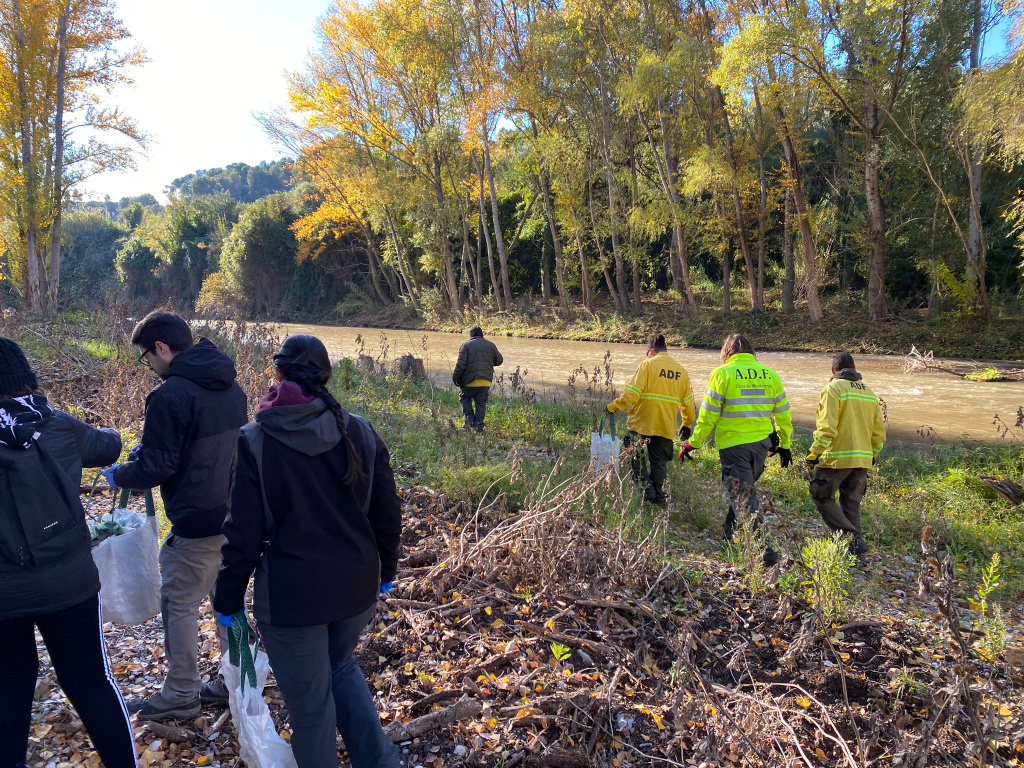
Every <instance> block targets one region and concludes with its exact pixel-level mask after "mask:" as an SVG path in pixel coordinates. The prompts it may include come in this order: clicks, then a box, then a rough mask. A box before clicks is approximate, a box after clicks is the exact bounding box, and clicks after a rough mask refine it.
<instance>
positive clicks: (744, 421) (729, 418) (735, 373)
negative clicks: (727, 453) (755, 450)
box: [690, 352, 793, 450]
mask: <svg viewBox="0 0 1024 768" xmlns="http://www.w3.org/2000/svg"><path fill="white" fill-rule="evenodd" d="M773 419H774V423H773V421H772V420H773ZM711 430H714V431H715V447H716V448H718V449H719V450H722V449H723V448H732V447H733V446H734V445H745V444H747V443H757V442H760V441H761V440H764V439H765V438H766V437H768V435H770V434H771V433H772V432H773V431H777V432H778V433H779V447H780V448H789V447H790V445H791V444H792V439H793V418H792V414H791V413H790V411H789V400H788V399H787V398H786V390H785V389H783V387H782V379H780V378H779V374H777V373H776V372H775V371H773V370H772V369H771V368H769V367H768V366H767V365H762V364H761V363H759V362H757V360H756V359H755V358H754V356H753V355H750V354H747V353H745V352H744V353H740V354H738V355H733V356H732V357H730V358H729V360H728V361H727V362H726V364H725V365H722V366H719V367H718V368H715V370H713V371H712V372H711V378H710V379H709V380H708V388H707V391H706V392H705V393H704V402H703V403H701V406H700V416H699V417H698V418H697V426H696V427H694V430H693V435H692V436H691V437H690V445H692V446H693V447H694V448H699V447H700V446H701V445H703V444H704V443H705V442H706V441H707V439H708V438H709V437H710V436H711Z"/></svg>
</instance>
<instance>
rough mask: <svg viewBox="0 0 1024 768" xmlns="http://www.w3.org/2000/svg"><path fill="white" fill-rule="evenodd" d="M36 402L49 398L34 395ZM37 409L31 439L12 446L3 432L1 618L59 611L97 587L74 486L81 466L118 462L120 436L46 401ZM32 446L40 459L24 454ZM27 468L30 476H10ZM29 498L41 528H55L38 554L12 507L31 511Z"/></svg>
mask: <svg viewBox="0 0 1024 768" xmlns="http://www.w3.org/2000/svg"><path fill="white" fill-rule="evenodd" d="M33 401H34V402H36V403H39V402H40V401H41V402H42V403H43V404H45V402H46V400H45V398H43V397H42V396H38V395H36V396H33ZM8 402H9V401H4V400H0V408H3V409H4V410H5V411H7V412H10V410H11V409H10V408H5V407H4V406H5V404H6V403H8ZM39 411H40V415H41V417H40V418H39V419H38V420H36V421H35V423H34V424H33V426H34V430H35V432H36V433H37V435H38V436H37V437H34V442H35V445H30V446H28V447H25V446H24V445H13V444H9V443H8V442H5V441H4V440H3V439H2V437H0V598H2V599H0V621H4V620H8V619H17V618H23V617H26V616H44V615H46V614H48V613H54V612H56V611H62V610H64V609H65V608H70V607H71V606H74V605H78V604H79V603H81V602H84V601H85V600H88V599H89V598H90V597H92V596H93V595H95V594H96V593H97V592H99V589H100V581H99V574H98V572H97V571H96V565H95V564H94V563H93V559H92V553H91V540H90V536H89V528H88V526H87V525H86V523H85V513H84V511H83V509H82V504H81V501H80V500H79V497H78V487H79V486H80V485H81V482H82V468H83V467H105V466H107V465H108V464H110V463H111V462H113V461H116V460H117V456H118V454H120V453H121V437H120V436H119V435H118V434H117V432H114V431H113V430H110V429H102V430H101V429H95V428H94V427H90V426H88V425H86V424H83V423H82V422H80V421H79V420H78V419H75V418H74V417H72V416H69V415H68V414H66V413H63V412H61V411H54V410H50V409H49V407H48V406H47V407H45V408H39ZM36 451H38V452H40V453H38V454H37V457H29V456H28V453H29V452H36ZM25 458H29V459H31V458H36V460H29V461H24V460H23V459H25ZM30 468H32V469H34V474H33V475H32V476H29V477H25V476H17V477H16V476H15V474H16V473H17V474H19V475H21V473H23V472H25V471H27V470H28V469H30ZM58 473H62V474H63V476H61V475H60V474H58ZM27 489H35V493H30V491H29V490H27ZM16 492H17V493H18V495H19V498H18V499H15V493H16ZM27 494H30V495H31V498H29V499H26V498H25V496H26V495H27ZM61 498H63V500H64V501H63V502H59V500H60V499H61ZM26 501H28V502H29V503H31V502H32V501H38V503H39V504H40V505H41V506H40V508H39V515H40V520H41V521H42V522H41V525H42V527H43V529H45V530H48V531H50V532H56V533H55V534H54V535H53V536H52V537H51V538H49V539H48V540H47V541H46V542H45V543H42V544H40V545H39V546H38V547H37V548H36V553H37V554H36V555H32V554H30V553H31V550H32V549H33V547H32V546H31V545H30V544H29V542H28V541H27V538H26V531H25V525H24V524H23V522H22V520H21V519H20V517H19V515H18V513H17V510H18V508H19V507H20V508H21V511H22V512H23V513H25V512H27V513H29V514H31V513H32V512H31V507H30V506H23V505H25V502H26ZM54 502H58V503H54ZM43 506H45V507H46V508H45V509H43V508H42V507H43ZM50 517H57V518H58V519H56V520H50ZM51 526H52V527H51Z"/></svg>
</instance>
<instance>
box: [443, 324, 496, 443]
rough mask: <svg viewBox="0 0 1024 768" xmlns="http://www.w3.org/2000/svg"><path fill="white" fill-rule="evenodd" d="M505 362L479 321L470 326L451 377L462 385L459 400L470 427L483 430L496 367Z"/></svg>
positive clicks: (466, 425)
mask: <svg viewBox="0 0 1024 768" xmlns="http://www.w3.org/2000/svg"><path fill="white" fill-rule="evenodd" d="M503 362H505V360H504V358H502V356H501V352H499V351H498V348H497V347H496V346H495V345H494V342H492V341H488V340H487V339H485V338H484V332H483V330H482V329H481V328H480V326H479V325H474V326H473V327H472V328H470V329H469V341H467V342H466V343H465V344H463V345H462V346H461V347H459V359H458V360H457V361H456V363H455V370H454V371H453V372H452V381H453V382H454V383H455V386H456V387H458V388H459V390H460V391H461V394H460V395H459V402H460V403H461V404H462V413H463V415H464V416H465V417H466V424H465V427H466V429H467V430H470V429H475V430H476V431H477V432H478V433H479V432H483V431H484V415H485V414H486V413H487V398H488V397H489V396H490V394H491V383H492V382H493V381H494V368H495V366H498V365H501V364H502V363H503Z"/></svg>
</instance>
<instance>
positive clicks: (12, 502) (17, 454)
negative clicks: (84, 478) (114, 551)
mask: <svg viewBox="0 0 1024 768" xmlns="http://www.w3.org/2000/svg"><path fill="white" fill-rule="evenodd" d="M88 542H89V528H88V526H87V525H86V524H85V510H84V509H83V508H82V501H81V498H80V497H79V495H78V488H77V487H76V486H75V484H74V483H73V482H72V481H71V478H69V477H68V475H67V473H66V472H65V471H64V469H63V468H62V467H61V466H60V464H58V463H57V461H56V460H55V459H54V458H53V457H52V456H51V455H50V454H49V453H47V452H46V450H45V449H43V448H42V447H41V446H40V445H39V443H38V442H37V441H35V440H33V441H32V444H31V445H30V446H29V447H28V448H27V449H24V450H21V449H17V448H9V447H7V446H5V445H0V557H3V558H6V559H7V560H9V561H10V562H12V563H14V564H15V565H20V566H31V565H37V566H38V565H48V564H50V563H53V562H56V561H58V560H60V559H62V558H63V557H65V556H67V555H68V554H70V553H72V552H74V551H76V550H78V549H80V548H81V547H82V546H83V543H84V545H85V546H86V547H88V546H89V544H88Z"/></svg>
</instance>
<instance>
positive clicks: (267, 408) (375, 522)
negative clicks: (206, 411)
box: [214, 335, 401, 768]
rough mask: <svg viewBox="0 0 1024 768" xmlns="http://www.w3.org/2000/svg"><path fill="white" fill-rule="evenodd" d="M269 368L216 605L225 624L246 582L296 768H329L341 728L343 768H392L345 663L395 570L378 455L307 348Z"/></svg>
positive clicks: (242, 448)
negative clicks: (271, 379)
mask: <svg viewBox="0 0 1024 768" xmlns="http://www.w3.org/2000/svg"><path fill="white" fill-rule="evenodd" d="M274 367H275V369H276V372H277V378H278V383H277V384H275V385H274V386H272V387H271V388H270V392H269V393H268V394H267V396H266V397H264V398H263V400H262V401H260V405H259V409H258V411H257V413H256V419H255V421H253V422H252V423H250V424H248V425H246V427H244V428H243V429H242V435H241V437H240V438H239V443H238V463H237V467H236V470H235V482H234V487H233V490H232V495H231V511H230V513H229V514H228V518H227V520H226V521H225V523H224V530H223V533H224V535H225V537H226V541H225V544H224V547H223V550H222V558H223V561H222V563H221V568H220V574H219V575H218V578H217V587H216V589H215V591H214V594H215V601H214V608H215V609H216V611H217V613H218V620H219V621H221V623H223V624H226V625H230V623H231V618H232V617H233V616H234V615H235V614H237V613H240V612H242V611H243V608H244V602H245V591H246V587H247V586H248V583H249V577H250V576H252V575H253V573H255V580H254V589H253V604H252V612H253V615H254V617H255V618H256V622H257V624H258V627H259V632H260V637H261V639H262V640H263V644H264V646H265V647H266V649H267V655H268V657H269V658H270V665H271V667H272V668H273V670H274V676H275V678H276V679H277V684H278V687H279V688H280V689H281V694H282V696H283V697H284V703H285V706H286V707H287V709H288V716H289V718H290V720H291V726H292V738H291V744H292V750H293V752H294V754H295V760H296V762H297V763H298V766H299V768H328V767H329V768H337V766H338V754H337V746H336V744H337V733H338V732H339V731H340V733H341V737H342V739H343V740H344V742H345V747H346V749H347V750H348V753H349V758H350V759H351V761H352V765H353V766H354V768H397V766H398V750H397V749H396V748H395V746H394V745H393V744H392V743H391V742H390V741H389V740H388V738H387V737H386V736H385V735H384V732H383V730H382V729H381V725H380V719H379V717H378V716H377V707H376V705H375V704H374V702H373V698H372V697H371V696H370V692H369V689H368V687H367V684H366V678H365V677H364V676H363V673H362V672H361V671H360V669H359V667H358V665H357V664H356V661H355V657H354V656H353V650H354V649H355V647H356V644H357V643H358V641H359V635H360V633H361V632H362V630H363V628H364V627H365V626H366V625H367V623H368V622H369V621H370V619H371V618H372V617H373V611H374V607H375V605H376V601H377V595H378V594H380V593H383V592H386V591H387V590H388V589H390V588H391V582H392V580H393V579H394V577H395V570H396V568H397V564H398V547H399V537H400V535H401V502H400V500H399V498H398V492H397V490H396V488H395V477H394V474H393V472H392V470H391V463H390V456H389V454H388V449H387V446H385V445H384V443H383V441H381V439H380V437H378V436H377V434H376V432H374V431H373V428H372V427H371V426H370V424H369V423H368V422H367V421H366V420H365V419H362V418H360V417H359V416H355V415H354V414H351V413H349V412H347V411H346V410H345V409H344V408H343V407H342V406H341V404H340V403H338V401H337V400H336V399H335V398H334V396H333V395H331V393H330V392H329V391H328V389H327V383H328V381H329V380H330V378H331V363H330V359H329V358H328V355H327V349H326V348H325V347H324V345H323V342H321V341H320V340H319V339H317V338H316V337H314V336H306V335H299V336H291V337H289V338H288V339H287V340H286V341H285V342H284V344H282V345H281V348H280V349H279V350H278V352H277V354H275V355H274Z"/></svg>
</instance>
